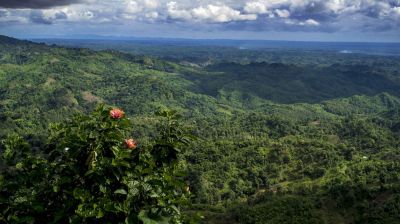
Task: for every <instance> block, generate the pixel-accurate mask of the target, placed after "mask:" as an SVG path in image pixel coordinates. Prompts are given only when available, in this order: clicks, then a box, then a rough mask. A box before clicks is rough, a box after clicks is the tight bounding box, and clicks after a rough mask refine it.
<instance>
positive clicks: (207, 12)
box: [0, 0, 400, 32]
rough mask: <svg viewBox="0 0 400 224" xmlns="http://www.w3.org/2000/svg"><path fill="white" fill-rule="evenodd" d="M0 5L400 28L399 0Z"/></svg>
mask: <svg viewBox="0 0 400 224" xmlns="http://www.w3.org/2000/svg"><path fill="white" fill-rule="evenodd" d="M1 7H3V11H0V23H2V22H4V21H21V23H26V22H27V21H30V22H31V23H40V24H57V23H64V22H65V23H93V24H98V23H115V24H125V23H129V22H134V21H139V22H142V23H160V24H171V23H176V24H180V25H185V27H193V24H196V26H198V27H215V28H216V29H237V30H259V31H263V30H271V29H272V30H274V29H276V30H280V29H285V30H287V31H297V30H300V31H309V30H312V31H320V32H332V31H334V30H338V31H340V30H346V29H347V30H353V29H359V30H369V31H373V30H376V31H381V30H385V29H386V30H387V29H392V30H399V29H400V1H399V0H235V1H233V0H219V1H215V0H176V1H174V0H107V1H105V0H68V1H67V0H18V1H17V0H0V8H1ZM22 8H24V9H22ZM26 8H28V9H26ZM29 8H30V9H29ZM4 10H6V11H4ZM207 24H208V25H210V24H212V26H207ZM218 24H219V25H220V26H216V25H218Z"/></svg>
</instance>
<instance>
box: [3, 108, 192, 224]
mask: <svg viewBox="0 0 400 224" xmlns="http://www.w3.org/2000/svg"><path fill="white" fill-rule="evenodd" d="M159 115H160V116H163V117H164V118H163V119H164V121H165V122H164V123H165V125H166V126H163V127H162V128H161V133H160V135H159V137H158V138H157V139H155V140H154V145H153V146H144V145H140V144H138V143H137V142H136V141H135V140H133V139H126V137H127V136H129V134H130V122H129V119H127V118H125V117H124V112H123V111H122V110H120V109H112V110H110V109H109V108H105V107H104V106H99V107H98V109H96V110H95V111H94V112H93V113H92V114H90V115H81V114H80V115H76V116H75V117H74V118H73V119H71V120H69V121H66V122H64V123H60V124H55V125H53V126H52V127H51V135H50V136H49V142H48V143H47V144H46V146H45V148H44V149H42V150H41V152H40V153H33V152H32V150H31V149H30V147H29V145H28V144H27V143H26V142H24V141H23V140H22V139H21V138H19V137H17V136H12V137H10V138H8V139H7V140H4V141H3V142H2V149H1V151H0V152H1V157H2V159H1V163H0V166H1V173H0V195H1V196H0V223H180V222H181V213H180V209H179V208H180V205H182V203H184V202H185V201H186V197H187V194H188V192H187V191H185V189H186V186H185V182H184V180H183V178H184V175H183V173H182V171H181V169H179V167H180V163H179V160H178V153H179V152H180V151H181V147H182V146H185V144H186V143H187V142H188V138H187V137H186V136H185V134H184V132H183V131H182V129H181V128H180V127H179V125H178V123H176V121H175V119H176V118H177V115H176V113H175V112H171V111H164V112H161V113H159Z"/></svg>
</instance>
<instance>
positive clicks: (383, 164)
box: [0, 36, 400, 223]
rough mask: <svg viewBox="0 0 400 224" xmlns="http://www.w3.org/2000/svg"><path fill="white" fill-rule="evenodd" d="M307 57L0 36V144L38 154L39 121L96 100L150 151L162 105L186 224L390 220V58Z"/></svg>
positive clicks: (398, 170) (393, 105)
mask: <svg viewBox="0 0 400 224" xmlns="http://www.w3.org/2000/svg"><path fill="white" fill-rule="evenodd" d="M249 52H250V51H249ZM253 54H254V52H253ZM275 54H277V55H278V56H279V52H277V53H275ZM304 54H306V53H304ZM318 55H319V56H318V57H321V58H322V59H321V61H323V63H322V62H321V63H317V62H315V61H313V62H314V63H311V62H310V61H307V60H306V61H299V62H296V61H295V60H293V58H298V57H300V56H298V55H296V57H289V58H290V61H289V62H287V61H282V60H280V62H279V63H278V62H276V61H275V60H269V58H268V57H265V58H264V59H263V60H260V58H258V59H256V60H250V61H248V60H243V61H238V58H237V57H234V59H233V60H231V61H228V62H218V61H214V62H213V63H210V64H202V65H201V66H200V65H196V66H194V65H193V64H187V63H181V62H182V60H181V59H179V60H173V61H167V60H163V59H157V58H152V57H149V56H139V55H134V54H129V53H121V52H118V51H114V50H104V51H94V50H90V49H84V48H66V47H60V46H47V45H44V44H37V43H33V42H28V41H19V40H16V39H12V38H8V37H3V36H2V37H0V121H1V122H0V125H1V126H0V137H1V138H2V139H5V138H6V136H8V135H10V134H19V135H21V136H22V137H23V138H24V139H25V140H26V141H28V142H29V144H30V145H32V146H33V149H35V150H39V151H40V148H42V147H43V146H44V145H46V141H47V138H48V136H49V133H50V132H49V131H48V126H49V125H50V123H53V122H61V121H64V120H65V119H66V118H68V117H71V116H72V114H74V113H78V112H80V113H82V112H83V113H88V112H89V111H92V110H94V108H96V106H97V105H98V104H101V103H105V104H106V105H110V106H114V107H118V108H123V109H124V110H125V112H126V113H127V114H129V115H130V118H131V122H132V124H133V127H134V128H133V131H132V132H131V135H132V136H137V140H138V142H140V143H141V144H143V145H151V144H153V143H154V142H153V140H152V139H154V137H155V136H157V133H158V131H159V126H158V123H159V119H160V118H158V117H157V116H155V115H154V113H155V112H156V111H159V110H160V109H161V110H163V109H170V110H175V111H177V113H179V114H181V115H182V122H183V125H184V126H185V128H186V129H189V130H190V134H191V135H193V136H194V137H195V138H193V139H192V141H191V143H190V144H189V145H188V147H187V150H186V151H184V152H182V154H181V156H180V159H182V161H183V162H182V164H181V166H182V167H183V169H184V170H185V171H186V176H185V183H187V184H188V185H189V188H190V195H191V203H190V204H188V205H186V207H185V209H184V210H185V214H187V215H188V216H193V217H196V214H198V215H202V216H204V218H203V219H202V221H193V222H204V223H400V221H399V220H400V193H399V191H400V184H399V183H400V163H399V161H400V150H399V148H400V138H399V135H400V113H399V110H400V98H399V97H400V64H399V61H400V60H398V59H399V58H396V57H378V56H373V57H372V56H371V57H366V58H365V60H364V59H363V57H357V60H355V59H354V58H352V56H348V59H349V61H346V60H345V59H347V58H346V57H347V56H343V57H344V58H341V57H340V56H338V55H335V58H334V59H332V60H330V57H332V55H331V54H328V53H327V54H326V55H324V54H323V53H318ZM285 57H287V56H282V58H285ZM309 57H311V56H310V55H308V57H305V58H309ZM282 58H281V59H282ZM311 58H313V57H311ZM372 58H373V59H372ZM286 60H287V59H286ZM187 61H190V60H187ZM311 61H312V60H311ZM192 62H193V61H192ZM192 62H191V63H192ZM4 147H5V146H4V144H3V146H2V148H1V149H0V150H1V151H0V152H3V151H4ZM38 153H41V152H38ZM2 163H5V162H2ZM1 166H2V164H0V167H1ZM0 174H1V173H0ZM2 184H3V183H2V182H1V181H0V187H2V186H3V185H2ZM0 203H2V202H0ZM0 205H1V204H0ZM193 220H194V218H193Z"/></svg>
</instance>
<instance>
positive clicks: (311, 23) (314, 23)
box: [304, 19, 319, 26]
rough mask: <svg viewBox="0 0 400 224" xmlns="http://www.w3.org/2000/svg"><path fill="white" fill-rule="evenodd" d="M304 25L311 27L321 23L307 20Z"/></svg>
mask: <svg viewBox="0 0 400 224" xmlns="http://www.w3.org/2000/svg"><path fill="white" fill-rule="evenodd" d="M304 25H309V26H318V25H319V22H318V21H315V20H313V19H307V20H306V21H304Z"/></svg>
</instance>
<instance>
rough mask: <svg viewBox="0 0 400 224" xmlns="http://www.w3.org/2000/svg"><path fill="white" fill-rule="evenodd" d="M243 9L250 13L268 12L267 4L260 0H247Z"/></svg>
mask: <svg viewBox="0 0 400 224" xmlns="http://www.w3.org/2000/svg"><path fill="white" fill-rule="evenodd" d="M244 11H245V12H246V13H252V14H266V13H268V12H269V11H268V8H267V5H266V4H264V3H262V2H247V3H246V5H245V6H244Z"/></svg>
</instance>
